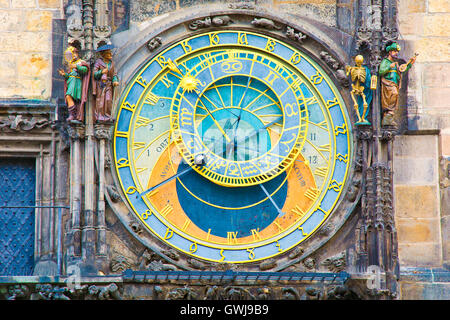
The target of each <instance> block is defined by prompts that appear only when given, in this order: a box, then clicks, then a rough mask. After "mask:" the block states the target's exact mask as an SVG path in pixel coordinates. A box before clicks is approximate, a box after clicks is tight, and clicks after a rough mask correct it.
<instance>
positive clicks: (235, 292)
mask: <svg viewBox="0 0 450 320" xmlns="http://www.w3.org/2000/svg"><path fill="white" fill-rule="evenodd" d="M223 298H224V299H225V300H255V299H256V298H255V296H254V295H253V294H251V292H250V291H249V290H247V289H245V288H242V287H235V286H229V287H226V288H225V289H224V291H223Z"/></svg>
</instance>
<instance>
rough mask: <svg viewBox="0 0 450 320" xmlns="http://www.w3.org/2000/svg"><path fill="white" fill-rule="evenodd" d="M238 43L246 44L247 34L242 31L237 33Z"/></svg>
mask: <svg viewBox="0 0 450 320" xmlns="http://www.w3.org/2000/svg"><path fill="white" fill-rule="evenodd" d="M238 44H243V45H248V40H247V34H246V33H244V32H239V33H238Z"/></svg>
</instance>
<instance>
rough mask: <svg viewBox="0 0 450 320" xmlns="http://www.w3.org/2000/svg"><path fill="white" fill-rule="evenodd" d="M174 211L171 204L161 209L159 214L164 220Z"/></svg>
mask: <svg viewBox="0 0 450 320" xmlns="http://www.w3.org/2000/svg"><path fill="white" fill-rule="evenodd" d="M172 211H173V207H172V205H171V204H170V203H169V204H167V205H166V206H165V207H164V208H162V209H161V211H160V212H159V214H160V215H162V216H163V217H164V218H165V217H166V216H167V215H168V214H169V213H171V212H172Z"/></svg>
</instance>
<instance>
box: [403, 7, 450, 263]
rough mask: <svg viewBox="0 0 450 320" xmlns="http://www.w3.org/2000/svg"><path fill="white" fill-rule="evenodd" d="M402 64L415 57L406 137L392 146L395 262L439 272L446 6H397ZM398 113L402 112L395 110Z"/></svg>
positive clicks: (449, 91) (448, 35) (447, 150)
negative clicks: (396, 242)
mask: <svg viewBox="0 0 450 320" xmlns="http://www.w3.org/2000/svg"><path fill="white" fill-rule="evenodd" d="M399 28H400V33H401V39H402V40H404V44H405V45H404V46H405V48H403V50H402V51H401V52H400V55H401V56H402V57H403V58H404V59H408V58H409V57H411V56H412V55H413V54H414V52H417V53H419V56H418V58H417V62H416V64H415V65H414V66H413V68H412V69H411V70H410V71H409V74H408V97H407V99H406V101H407V106H406V108H407V110H408V131H407V134H408V133H411V134H414V135H405V136H399V137H397V138H396V144H395V150H396V151H395V159H394V160H395V161H394V166H395V168H394V172H395V177H394V182H395V199H396V201H395V203H396V217H397V221H396V223H397V228H398V231H399V233H398V234H399V251H400V262H401V263H402V264H403V265H405V266H416V267H422V266H442V265H443V264H445V263H448V261H449V258H450V252H449V250H450V249H449V248H450V242H449V236H448V233H449V231H448V229H449V228H448V222H447V220H448V216H449V214H450V213H449V208H448V205H446V204H445V202H446V201H448V195H447V194H448V174H449V172H448V170H446V164H448V159H449V157H450V99H449V97H450V78H449V77H448V74H449V73H450V51H449V48H450V3H449V2H448V1H447V0H416V1H407V0H401V1H399ZM400 107H402V106H400Z"/></svg>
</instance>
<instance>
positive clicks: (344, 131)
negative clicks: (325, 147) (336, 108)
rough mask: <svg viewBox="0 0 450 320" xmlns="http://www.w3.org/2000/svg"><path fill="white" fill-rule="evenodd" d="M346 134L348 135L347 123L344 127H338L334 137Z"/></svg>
mask: <svg viewBox="0 0 450 320" xmlns="http://www.w3.org/2000/svg"><path fill="white" fill-rule="evenodd" d="M340 133H341V134H346V133H347V126H346V125H345V123H344V124H343V125H342V126H337V127H336V128H335V129H334V135H335V136H337V135H339V134H340Z"/></svg>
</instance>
